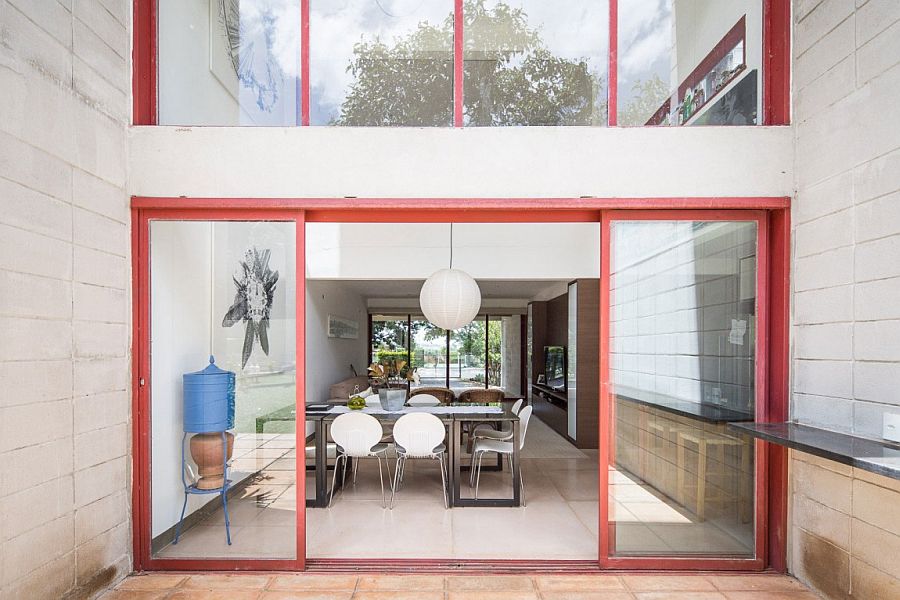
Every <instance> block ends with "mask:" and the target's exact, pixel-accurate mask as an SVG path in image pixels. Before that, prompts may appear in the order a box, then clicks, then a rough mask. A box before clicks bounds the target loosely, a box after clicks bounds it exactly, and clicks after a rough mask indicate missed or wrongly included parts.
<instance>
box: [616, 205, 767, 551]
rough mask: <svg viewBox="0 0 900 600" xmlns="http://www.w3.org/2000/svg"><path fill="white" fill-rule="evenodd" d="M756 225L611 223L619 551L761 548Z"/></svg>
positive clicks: (739, 549) (664, 222)
mask: <svg viewBox="0 0 900 600" xmlns="http://www.w3.org/2000/svg"><path fill="white" fill-rule="evenodd" d="M756 238H757V231H756V224H755V223H752V222H690V221H681V222H677V221H671V222H669V221H655V222H624V221H623V222H614V223H613V224H612V226H611V243H612V268H611V271H612V277H611V280H610V301H611V307H610V336H611V337H610V348H611V349H610V364H611V369H610V375H611V380H612V383H613V390H614V394H615V396H614V410H615V419H616V421H615V429H614V431H615V436H614V438H613V439H612V440H611V448H610V452H611V456H613V457H614V459H613V460H612V461H611V462H612V464H611V465H610V471H611V473H610V483H611V485H610V515H611V516H610V519H611V520H612V521H615V523H616V527H615V540H614V547H615V554H617V555H648V554H649V555H678V556H682V555H715V556H752V555H753V553H754V536H753V532H754V518H753V516H754V514H755V511H754V477H753V469H754V446H753V442H752V440H751V439H750V438H748V437H745V436H742V435H740V434H738V433H736V432H734V431H732V430H730V429H729V428H728V427H727V423H728V422H729V421H752V420H753V418H754V412H755V401H754V398H755V396H754V394H755V371H754V367H755V347H756V315H757V312H756V279H755V277H756V260H757V246H756Z"/></svg>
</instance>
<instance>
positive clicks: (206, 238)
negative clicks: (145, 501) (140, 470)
mask: <svg viewBox="0 0 900 600" xmlns="http://www.w3.org/2000/svg"><path fill="white" fill-rule="evenodd" d="M295 231H296V227H295V225H294V223H271V222H202V221H196V222H186V221H154V222H152V223H151V226H150V276H151V288H150V302H151V311H152V313H151V323H152V331H151V336H150V337H151V340H152V341H151V350H150V352H151V363H152V370H151V379H150V381H151V390H152V399H151V415H152V416H151V427H150V431H151V436H152V437H151V452H152V457H151V461H152V462H151V473H152V479H151V498H152V513H151V524H152V536H153V541H152V552H153V556H154V557H157V558H253V559H265V558H281V559H283V558H294V557H295V554H296V545H297V544H296V520H297V515H296V505H295V499H296V493H297V492H296V489H295V485H294V484H295V467H294V462H295V458H294V456H295V446H296V443H295V434H294V431H295V427H296V420H295V413H294V410H295V406H296V382H295V381H296V380H295V375H296V362H295V361H296V340H295V331H296V327H295V325H296V319H295V297H296V281H295V277H294V275H295V273H296V269H295V264H294V259H295V256H296V252H295ZM210 355H214V356H215V360H216V365H217V366H218V367H219V368H221V369H225V370H227V371H231V372H233V373H235V374H236V377H235V384H234V396H233V398H234V408H233V409H231V410H229V407H228V401H227V395H228V390H227V382H225V384H223V382H222V381H221V379H220V378H219V377H220V376H210V375H204V376H201V377H190V378H188V380H187V381H185V380H183V378H182V377H183V375H184V374H186V373H192V372H196V371H200V370H202V369H204V368H205V367H208V366H209V358H210ZM225 379H226V380H227V379H228V378H227V376H226V377H225ZM198 386H199V387H198ZM198 389H201V390H202V391H198ZM185 390H187V391H185ZM229 413H230V414H229ZM201 432H202V433H201ZM223 437H224V438H225V439H227V440H228V445H230V446H232V447H233V449H232V451H231V453H230V458H229V459H228V466H227V469H226V475H227V476H226V478H225V479H226V480H227V482H228V483H227V485H226V486H224V490H223V485H222V481H223V476H222V471H223V464H222V462H223V459H224V456H223V450H224V447H223V444H224V443H223ZM182 450H183V454H182ZM182 457H183V458H182ZM223 492H224V494H225V495H224V497H223V495H222V494H223ZM223 500H227V506H228V513H227V514H228V516H230V533H231V542H232V543H231V544H230V545H229V544H228V542H227V538H226V526H225V522H226V521H225V516H226V513H225V511H224V510H223ZM185 502H186V505H185V508H184V509H183V508H182V506H183V503H185ZM182 510H184V520H183V522H182V525H181V527H180V530H179V534H180V539H179V540H178V543H177V544H176V543H175V540H174V538H175V534H176V529H177V528H178V526H179V521H180V518H181V514H182Z"/></svg>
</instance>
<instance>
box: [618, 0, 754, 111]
mask: <svg viewBox="0 0 900 600" xmlns="http://www.w3.org/2000/svg"><path fill="white" fill-rule="evenodd" d="M762 5H763V3H762V2H761V0H729V1H728V2H722V1H721V0H651V1H650V2H647V1H645V0H619V23H618V40H619V49H618V60H617V65H618V124H619V125H622V126H629V125H664V126H665V125H671V126H679V125H756V124H757V123H758V122H759V118H758V117H759V115H760V112H761V109H762V104H761V103H762V94H761V93H760V90H761V89H762V86H761V75H760V74H761V72H762V56H763V53H762V42H763V39H762Z"/></svg>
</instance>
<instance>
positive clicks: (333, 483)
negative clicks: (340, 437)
mask: <svg viewBox="0 0 900 600" xmlns="http://www.w3.org/2000/svg"><path fill="white" fill-rule="evenodd" d="M341 459H343V461H344V473H345V474H346V469H347V456H346V455H345V454H338V457H337V459H335V461H334V477H332V478H331V494H330V495H329V496H328V508H331V503H332V502H333V501H334V488H336V487H337V477H338V464H340V462H341ZM343 481H344V477H343V476H342V477H341V483H343Z"/></svg>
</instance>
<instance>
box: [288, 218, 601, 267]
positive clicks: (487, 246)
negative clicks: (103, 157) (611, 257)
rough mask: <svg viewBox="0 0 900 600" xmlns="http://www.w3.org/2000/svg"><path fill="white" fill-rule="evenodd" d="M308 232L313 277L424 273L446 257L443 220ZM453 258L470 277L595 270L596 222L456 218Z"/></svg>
mask: <svg viewBox="0 0 900 600" xmlns="http://www.w3.org/2000/svg"><path fill="white" fill-rule="evenodd" d="M306 235H307V244H306V247H307V255H306V256H307V260H306V265H307V267H306V273H307V276H308V277H313V278H321V279H371V278H372V277H373V276H375V277H377V278H378V279H426V278H427V277H428V276H429V275H431V274H432V273H434V272H435V271H437V270H438V269H442V268H446V267H447V265H448V264H449V261H450V225H449V224H445V223H309V224H307V226H306ZM592 248H593V249H594V251H593V252H592V251H591V249H592ZM373 257H392V259H391V260H379V261H378V262H377V266H376V265H375V264H373V262H372V258H373ZM487 257H490V260H486V258H487ZM453 266H454V267H456V268H459V269H463V270H464V271H466V272H467V273H469V274H470V275H472V277H475V278H476V279H561V278H568V279H576V278H580V277H599V274H600V224H599V223H553V224H544V223H491V224H486V223H457V224H455V225H453Z"/></svg>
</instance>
